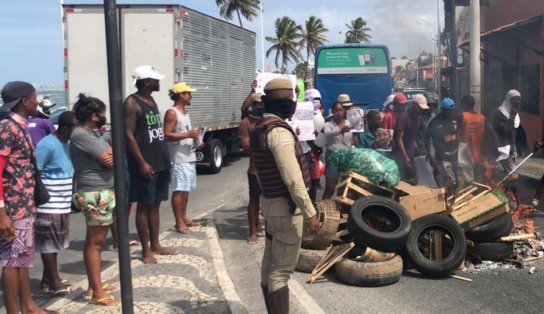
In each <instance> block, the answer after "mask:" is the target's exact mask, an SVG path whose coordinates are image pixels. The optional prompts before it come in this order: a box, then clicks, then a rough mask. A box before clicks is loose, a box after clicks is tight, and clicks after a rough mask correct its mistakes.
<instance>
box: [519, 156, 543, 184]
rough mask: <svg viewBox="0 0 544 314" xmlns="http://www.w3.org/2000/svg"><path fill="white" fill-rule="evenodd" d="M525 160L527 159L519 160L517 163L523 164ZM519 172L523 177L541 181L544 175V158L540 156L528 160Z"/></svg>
mask: <svg viewBox="0 0 544 314" xmlns="http://www.w3.org/2000/svg"><path fill="white" fill-rule="evenodd" d="M524 158H525V157H522V158H520V159H518V160H517V162H521V161H522V160H523V159H524ZM517 172H518V173H519V174H520V175H522V176H526V177H529V178H532V179H536V180H540V178H541V177H542V175H543V174H544V157H542V155H540V156H537V157H531V158H529V159H527V161H526V162H524V163H523V165H521V166H520V167H519V168H518V170H517Z"/></svg>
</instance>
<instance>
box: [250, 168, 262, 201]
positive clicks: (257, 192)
mask: <svg viewBox="0 0 544 314" xmlns="http://www.w3.org/2000/svg"><path fill="white" fill-rule="evenodd" d="M247 183H248V185H249V199H250V200H252V199H259V197H260V196H261V194H262V190H261V185H260V184H259V180H258V179H257V176H256V175H254V174H251V173H249V172H248V173H247Z"/></svg>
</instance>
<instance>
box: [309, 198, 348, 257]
mask: <svg viewBox="0 0 544 314" xmlns="http://www.w3.org/2000/svg"><path fill="white" fill-rule="evenodd" d="M317 209H318V215H319V216H318V217H319V221H320V223H319V225H320V229H319V231H318V232H317V233H316V234H309V233H308V232H307V230H306V228H305V229H304V232H303V234H302V243H301V247H302V248H305V249H312V250H325V249H326V248H327V247H328V246H329V245H330V244H331V243H332V240H334V238H335V237H336V232H337V231H338V225H339V224H340V211H339V210H338V209H337V208H336V202H335V201H333V200H321V201H319V202H317ZM304 226H305V227H306V224H304Z"/></svg>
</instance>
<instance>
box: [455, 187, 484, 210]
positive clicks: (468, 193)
mask: <svg viewBox="0 0 544 314" xmlns="http://www.w3.org/2000/svg"><path fill="white" fill-rule="evenodd" d="M477 189H478V188H477V187H475V186H474V187H472V188H470V189H469V190H468V191H465V192H464V193H462V194H461V195H459V197H457V199H456V200H455V202H454V203H453V206H455V205H456V204H459V203H461V201H462V200H463V199H464V198H465V197H467V196H469V195H470V194H472V193H474V191H476V190H477Z"/></svg>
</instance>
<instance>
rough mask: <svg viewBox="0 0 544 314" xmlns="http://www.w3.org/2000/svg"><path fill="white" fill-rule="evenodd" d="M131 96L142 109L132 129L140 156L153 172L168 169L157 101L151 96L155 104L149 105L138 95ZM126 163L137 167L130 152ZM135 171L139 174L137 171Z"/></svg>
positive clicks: (166, 149) (166, 151) (168, 159)
mask: <svg viewBox="0 0 544 314" xmlns="http://www.w3.org/2000/svg"><path fill="white" fill-rule="evenodd" d="M131 97H132V99H134V100H135V101H136V103H137V104H138V105H139V106H140V109H141V111H142V113H141V114H140V115H139V117H138V119H137V120H136V128H135V130H134V137H135V138H136V142H137V143H138V147H140V152H141V153H142V156H143V157H144V159H145V161H146V162H147V163H148V164H149V165H150V166H151V168H153V171H155V172H159V171H163V170H167V169H170V165H171V163H170V156H169V153H168V146H167V144H166V138H165V137H164V132H163V127H162V119H161V116H160V114H159V108H158V107H157V103H155V100H153V98H152V100H153V104H154V105H155V106H149V105H148V104H146V103H145V102H144V101H143V100H142V99H141V98H140V97H139V96H138V95H136V94H132V95H131ZM128 163H129V168H131V169H133V170H137V169H138V163H137V161H136V160H135V159H134V158H133V157H132V156H131V155H130V154H128ZM136 173H138V174H139V171H136Z"/></svg>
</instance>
